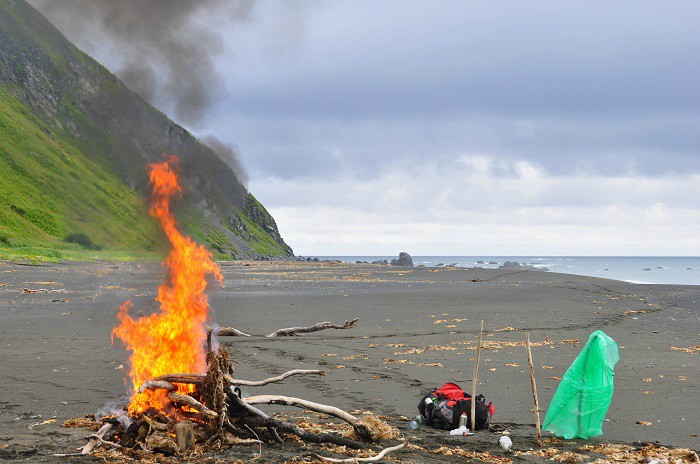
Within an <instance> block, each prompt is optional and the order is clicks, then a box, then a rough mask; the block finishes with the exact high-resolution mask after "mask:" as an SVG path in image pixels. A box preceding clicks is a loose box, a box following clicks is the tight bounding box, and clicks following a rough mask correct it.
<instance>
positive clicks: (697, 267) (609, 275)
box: [319, 256, 700, 285]
mask: <svg viewBox="0 0 700 464" xmlns="http://www.w3.org/2000/svg"><path fill="white" fill-rule="evenodd" d="M396 257H397V256H319V259H338V260H341V261H345V262H349V263H354V262H356V261H369V262H372V261H376V260H383V259H386V260H389V261H391V260H392V259H394V258H396ZM412 258H413V264H414V265H416V266H418V265H420V264H423V265H425V266H436V265H438V264H441V263H442V264H444V265H456V266H459V267H469V268H473V267H483V268H488V269H497V268H498V266H500V265H501V264H503V263H504V262H505V261H517V262H519V263H521V264H523V263H524V264H530V265H532V266H535V267H538V268H546V269H548V270H550V271H552V272H561V273H564V274H576V275H584V276H591V277H603V278H606V279H615V280H624V281H626V282H632V283H637V284H679V285H700V257H676V256H673V257H660V256H651V257H649V256H412ZM479 261H483V263H484V264H480V263H478V262H479ZM489 263H496V264H489Z"/></svg>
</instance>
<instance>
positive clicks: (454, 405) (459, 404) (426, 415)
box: [418, 382, 496, 430]
mask: <svg viewBox="0 0 700 464" xmlns="http://www.w3.org/2000/svg"><path fill="white" fill-rule="evenodd" d="M471 401H472V398H471V395H469V394H467V393H465V392H464V390H462V389H461V388H460V386H459V385H457V384H456V383H451V382H450V383H446V384H445V385H443V386H442V387H440V388H437V389H435V390H432V391H431V392H430V393H428V394H427V395H425V396H423V398H422V399H421V402H420V403H419V404H418V412H420V414H421V416H423V419H424V420H425V423H426V424H430V425H432V426H433V427H435V428H436V429H443V430H454V429H456V428H458V427H459V418H460V416H461V415H462V413H466V416H467V428H468V429H469V430H473V429H472V426H471V408H472V404H471ZM475 404H476V406H475V421H476V429H485V428H488V427H489V424H490V422H491V417H492V416H493V415H494V413H495V412H496V408H495V407H494V406H493V403H489V404H486V399H485V398H484V396H483V395H479V396H477V397H476V402H475Z"/></svg>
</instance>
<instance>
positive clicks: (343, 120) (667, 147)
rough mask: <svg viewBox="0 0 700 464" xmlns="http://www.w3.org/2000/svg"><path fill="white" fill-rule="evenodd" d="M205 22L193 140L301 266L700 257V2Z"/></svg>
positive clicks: (103, 54)
mask: <svg viewBox="0 0 700 464" xmlns="http://www.w3.org/2000/svg"><path fill="white" fill-rule="evenodd" d="M33 3H34V4H36V3H40V0H36V1H34V2H33ZM202 3H203V4H206V3H207V2H202ZM136 4H138V2H136ZM208 4H209V7H208V8H203V9H201V10H196V11H194V12H193V13H192V15H193V16H192V17H193V21H194V23H196V24H198V25H200V26H202V25H204V27H205V28H206V31H207V34H192V37H193V39H192V40H200V42H201V41H206V42H203V43H200V44H199V47H200V48H201V47H204V48H205V49H206V46H207V43H211V49H210V50H209V51H210V53H211V55H209V58H210V59H211V69H210V70H209V71H208V72H209V73H211V74H212V76H211V80H210V82H211V87H212V89H215V90H216V91H215V92H213V93H212V98H211V102H210V103H208V106H206V108H205V111H201V112H200V113H197V116H198V117H197V118H192V119H191V120H189V119H188V118H187V115H184V116H183V118H184V119H186V120H187V121H185V125H186V126H187V127H189V128H190V129H192V130H193V132H194V133H195V134H196V135H197V136H199V137H205V136H207V135H212V136H214V137H216V138H217V139H219V140H221V141H223V142H226V143H228V144H231V145H235V146H236V147H237V148H238V152H239V153H240V157H241V162H242V164H243V166H244V167H245V169H246V171H247V174H248V177H249V188H250V190H251V192H253V194H254V195H256V196H257V197H258V198H259V199H260V200H261V201H262V203H263V204H264V205H265V206H266V207H267V208H268V209H269V211H270V212H271V213H272V214H273V216H274V217H275V219H276V220H277V224H278V226H279V229H280V231H281V233H282V236H283V237H284V238H285V240H286V241H287V243H289V244H290V245H291V246H292V247H293V249H294V251H295V253H296V254H298V255H304V256H308V255H376V254H380V255H382V254H386V255H395V254H397V253H398V252H399V251H408V252H409V253H411V254H413V255H498V254H501V255H532V254H543V255H695V256H697V255H700V58H699V57H700V27H699V26H698V24H700V3H699V2H697V1H695V0H692V1H675V2H661V1H658V2H645V1H629V2H625V1H617V2H607V1H606V2H595V1H590V0H586V1H580V2H575V1H574V2H560V1H551V2H549V1H538V2H505V1H503V2H499V1H454V2H451V1H441V2H434V1H430V2H429V1H421V2H419V1H398V0H397V1H379V2H378V1H347V2H339V1H327V2H320V1H318V2H317V1H297V2H285V3H279V2H271V1H269V2H268V1H264V0H260V1H258V2H222V1H213V0H210V1H209V2H208ZM232 4H235V5H238V6H239V7H240V5H241V4H244V5H245V9H244V10H243V13H241V10H240V8H239V9H238V10H236V11H232V10H231V8H230V6H231V5H232ZM47 14H49V12H47ZM52 14H54V15H56V13H55V12H53V13H52ZM234 16H235V18H234ZM56 18H57V17H54V18H53V19H54V20H55V21H56V22H57V24H58V25H59V27H61V24H59V23H60V21H59V20H58V19H56ZM227 18H228V19H231V18H233V19H235V20H233V19H231V21H228V20H227ZM59 19H60V18H59ZM157 20H158V15H152V16H151V17H149V21H157ZM65 24H68V23H67V22H66V23H65ZM64 27H69V26H64ZM64 32H65V33H66V34H67V35H68V36H69V37H70V38H71V39H72V40H74V41H75V42H76V43H77V44H78V45H79V46H80V47H82V48H84V49H86V50H87V51H88V52H90V53H91V54H93V56H95V58H97V59H98V60H100V61H102V62H104V63H105V64H106V65H107V66H108V67H110V69H113V70H114V71H115V72H117V71H118V70H119V67H120V66H123V65H124V62H125V61H126V59H125V58H120V56H119V54H118V53H115V48H114V47H110V40H112V39H111V38H110V36H109V31H107V32H106V33H105V32H104V31H103V32H101V34H102V35H100V37H99V40H95V39H94V38H93V40H87V41H86V40H85V39H84V38H81V36H80V35H79V34H74V35H73V36H71V31H70V30H68V31H66V30H64ZM176 37H177V39H178V40H185V41H186V40H188V34H187V32H186V29H182V33H181V34H177V35H176ZM212 37H213V39H212ZM214 39H215V40H214ZM81 40H82V41H83V42H84V43H81ZM122 40H123V38H122ZM139 40H148V38H147V37H146V38H144V37H142V38H140V39H139ZM141 53H142V54H141V56H143V52H141ZM143 59H144V60H146V61H148V59H149V58H148V57H144V58H143ZM151 62H152V63H153V66H154V67H156V68H158V67H159V66H160V67H161V68H162V67H163V66H166V65H164V64H163V61H162V60H161V61H160V62H159V61H158V60H156V59H155V58H154V59H153V60H151ZM170 71H171V74H177V73H173V72H172V69H170ZM188 79H190V77H189V76H188ZM175 81H177V79H175ZM170 87H172V86H170ZM168 88H169V87H168ZM168 88H165V90H164V91H162V92H160V93H154V94H152V95H150V96H149V98H151V99H153V100H154V101H155V103H156V105H157V106H159V107H161V108H162V109H164V110H166V111H177V108H179V107H178V106H177V104H178V102H175V101H174V99H175V98H176V97H173V96H172V94H169V93H168V91H167V89H168ZM171 114H172V113H171ZM176 119H177V118H176ZM188 121H189V122H188Z"/></svg>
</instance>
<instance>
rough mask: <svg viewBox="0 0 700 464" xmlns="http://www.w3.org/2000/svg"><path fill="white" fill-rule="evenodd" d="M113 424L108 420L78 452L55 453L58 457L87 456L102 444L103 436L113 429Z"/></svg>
mask: <svg viewBox="0 0 700 464" xmlns="http://www.w3.org/2000/svg"><path fill="white" fill-rule="evenodd" d="M112 427H113V424H111V423H109V422H107V423H106V424H104V425H103V426H102V427H100V430H98V431H97V433H94V434H92V435H90V436H89V437H88V439H89V441H88V442H87V443H86V444H85V445H84V446H82V447H80V448H78V452H77V453H58V454H54V456H56V457H68V456H86V455H88V454H90V453H91V452H92V450H94V449H95V448H97V447H98V446H100V445H101V444H102V441H103V438H104V436H105V435H107V432H109V431H110V430H112Z"/></svg>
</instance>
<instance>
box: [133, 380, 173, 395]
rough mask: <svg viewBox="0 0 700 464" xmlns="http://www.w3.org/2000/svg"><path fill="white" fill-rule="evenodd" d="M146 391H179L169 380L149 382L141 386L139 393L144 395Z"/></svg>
mask: <svg viewBox="0 0 700 464" xmlns="http://www.w3.org/2000/svg"><path fill="white" fill-rule="evenodd" d="M146 390H167V391H169V392H172V391H175V390H177V387H176V386H175V385H173V384H172V383H170V382H168V381H167V380H149V381H147V382H144V383H142V384H141V386H140V387H139V393H143V392H145V391H146Z"/></svg>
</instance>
